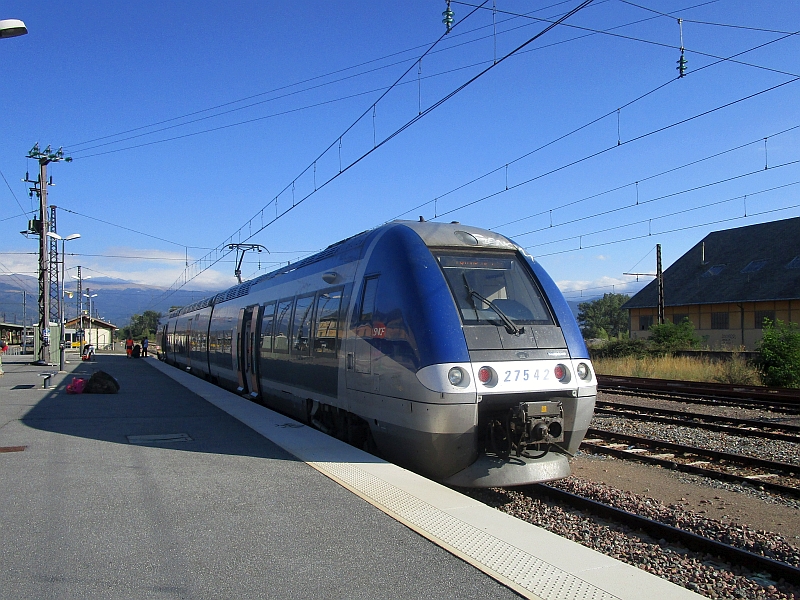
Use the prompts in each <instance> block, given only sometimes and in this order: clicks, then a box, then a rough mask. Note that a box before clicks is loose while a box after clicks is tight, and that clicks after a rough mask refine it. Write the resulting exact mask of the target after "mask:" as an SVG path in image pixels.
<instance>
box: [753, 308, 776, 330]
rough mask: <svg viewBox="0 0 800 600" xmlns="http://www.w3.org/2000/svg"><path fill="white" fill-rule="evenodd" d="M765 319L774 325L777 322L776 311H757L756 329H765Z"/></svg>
mask: <svg viewBox="0 0 800 600" xmlns="http://www.w3.org/2000/svg"><path fill="white" fill-rule="evenodd" d="M764 319H769V320H770V321H771V322H772V323H774V322H775V311H774V310H757V311H756V329H764Z"/></svg>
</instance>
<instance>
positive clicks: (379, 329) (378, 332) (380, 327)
mask: <svg viewBox="0 0 800 600" xmlns="http://www.w3.org/2000/svg"><path fill="white" fill-rule="evenodd" d="M372 337H373V338H378V339H383V338H385V337H386V325H384V324H383V323H373V324H372Z"/></svg>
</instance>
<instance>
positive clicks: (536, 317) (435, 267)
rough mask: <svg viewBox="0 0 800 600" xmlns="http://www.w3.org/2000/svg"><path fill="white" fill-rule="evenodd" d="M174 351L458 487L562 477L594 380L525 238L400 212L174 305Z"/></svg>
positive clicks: (178, 359) (169, 336)
mask: <svg viewBox="0 0 800 600" xmlns="http://www.w3.org/2000/svg"><path fill="white" fill-rule="evenodd" d="M162 332H163V333H162V337H163V340H162V345H163V346H164V349H165V351H164V354H165V357H166V359H167V360H169V361H170V362H173V363H174V364H176V365H177V366H180V367H183V368H189V369H191V371H192V372H195V373H197V374H198V375H201V376H206V377H210V378H211V379H212V380H214V381H217V382H218V383H220V385H223V386H225V387H227V388H229V389H231V390H234V391H236V392H238V393H240V394H243V395H248V396H249V397H251V398H252V399H254V400H257V401H260V402H263V403H265V404H267V405H268V406H270V407H272V408H275V409H277V410H280V411H282V412H284V413H286V414H288V415H291V416H293V417H296V418H298V419H299V420H301V421H303V422H306V423H309V424H311V425H313V426H315V427H318V428H319V429H321V430H323V431H326V432H327V433H330V434H332V435H336V436H337V437H340V438H342V439H345V440H347V441H349V442H350V443H354V444H357V445H360V446H363V447H365V448H367V449H370V450H372V451H375V452H377V453H378V454H380V455H382V456H384V457H385V458H387V459H389V460H392V461H394V462H397V463H398V464H401V465H404V466H407V467H410V468H412V469H414V470H416V471H418V472H420V473H422V474H424V475H427V476H430V477H432V478H434V479H437V480H441V481H446V482H448V483H451V484H453V485H468V486H494V485H519V484H525V483H531V482H534V481H546V480H550V479H557V478H559V477H564V476H566V475H567V474H568V473H569V465H568V458H567V457H568V456H569V455H571V454H574V452H575V451H576V450H577V448H578V445H579V444H580V441H581V439H582V437H583V435H584V434H585V431H586V428H587V427H588V425H589V420H590V419H591V416H592V413H593V409H594V400H595V393H596V392H595V390H596V379H595V377H594V373H593V369H592V367H591V363H590V362H589V360H588V354H587V352H586V348H585V346H584V344H583V340H582V339H581V337H580V333H579V331H578V328H577V325H576V323H575V319H574V317H573V316H572V314H571V312H570V311H569V308H568V307H567V305H566V302H565V301H564V300H563V297H562V296H561V295H560V292H559V291H558V289H557V288H556V286H555V284H554V283H553V282H552V280H550V278H549V277H548V276H547V274H546V273H545V272H544V270H543V269H542V268H541V266H540V265H538V263H536V262H535V261H533V259H532V258H531V257H529V256H527V255H525V254H524V252H522V250H521V249H520V248H519V247H518V246H516V245H515V244H513V243H512V242H511V241H509V240H507V239H506V238H503V237H502V236H498V235H496V234H492V233H491V232H487V231H483V230H479V229H475V228H468V227H464V226H461V225H458V224H448V225H443V224H435V223H392V224H389V225H386V226H383V227H380V228H378V229H376V230H373V231H370V232H366V233H363V234H360V235H358V236H355V237H354V238H350V239H349V240H345V241H343V242H340V243H339V244H336V245H334V246H331V247H329V248H328V249H327V250H325V251H323V252H322V253H320V254H319V255H315V256H313V257H310V258H309V259H306V260H304V261H301V262H300V263H296V264H295V265H290V266H289V267H284V268H283V269H281V270H279V271H276V272H274V273H271V274H269V275H266V276H264V277H261V278H258V279H255V280H252V281H250V282H246V283H244V284H240V285H239V286H236V287H234V288H231V289H230V290H227V291H225V292H222V293H220V294H218V295H217V296H215V297H213V298H209V299H207V300H206V301H202V302H200V303H197V305H193V306H191V307H187V308H184V309H181V310H180V311H176V312H175V313H173V314H171V315H170V318H169V321H168V323H166V324H165V326H164V328H163V330H162Z"/></svg>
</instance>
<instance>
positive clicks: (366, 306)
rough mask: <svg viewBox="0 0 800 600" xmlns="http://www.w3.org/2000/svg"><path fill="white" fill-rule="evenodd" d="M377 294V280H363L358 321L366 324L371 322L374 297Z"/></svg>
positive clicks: (375, 278)
mask: <svg viewBox="0 0 800 600" xmlns="http://www.w3.org/2000/svg"><path fill="white" fill-rule="evenodd" d="M377 292H378V278H377V277H370V278H369V279H365V280H364V290H363V292H362V294H361V309H360V311H359V313H360V317H359V319H358V320H359V321H360V322H361V323H367V322H369V321H372V313H373V311H374V310H375V297H376V294H377Z"/></svg>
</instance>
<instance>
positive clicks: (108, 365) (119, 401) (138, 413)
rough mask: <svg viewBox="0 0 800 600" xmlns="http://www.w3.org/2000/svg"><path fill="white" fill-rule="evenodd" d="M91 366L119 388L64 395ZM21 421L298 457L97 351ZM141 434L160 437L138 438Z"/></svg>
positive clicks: (160, 376)
mask: <svg viewBox="0 0 800 600" xmlns="http://www.w3.org/2000/svg"><path fill="white" fill-rule="evenodd" d="M95 370H103V371H105V372H107V373H109V374H110V375H112V376H113V377H114V378H115V379H117V381H118V382H119V384H120V391H119V392H118V393H117V394H67V393H66V386H67V385H68V384H69V383H70V382H71V381H72V379H73V377H83V378H88V377H89V376H91V373H92V372H94V371H95ZM263 410H267V409H263ZM21 422H22V423H23V424H24V425H26V426H27V427H31V428H34V429H38V430H41V431H49V432H53V433H58V434H63V435H70V436H75V437H81V438H87V439H92V440H99V441H103V442H111V443H116V444H126V445H131V444H132V443H133V444H135V445H144V446H149V447H157V448H163V449H168V450H173V451H178V452H202V453H213V454H226V455H239V456H251V457H259V458H272V459H280V460H292V461H294V460H298V459H297V458H295V457H294V456H292V455H291V454H289V453H288V452H286V451H285V450H283V449H282V448H280V447H279V446H277V445H276V444H274V443H273V442H272V441H270V440H269V439H267V438H265V437H264V436H262V435H260V434H259V433H257V432H256V431H254V430H252V429H251V428H249V427H248V426H247V425H245V424H243V423H242V422H240V421H238V420H237V419H235V418H234V417H232V416H230V415H228V414H227V413H226V412H224V411H222V410H221V409H219V408H217V407H216V406H214V405H212V404H211V403H209V402H208V401H206V400H204V399H203V398H201V397H200V396H198V395H196V394H195V393H193V392H191V391H190V390H188V389H186V388H185V387H183V386H182V385H180V384H179V383H177V382H176V381H174V380H173V379H171V378H170V377H168V376H167V375H165V374H164V373H162V372H160V371H159V370H157V369H154V368H152V367H151V366H149V365H147V364H146V363H145V361H144V360H136V359H128V358H127V357H125V356H118V355H117V356H114V355H107V356H102V355H100V356H98V357H97V359H96V360H95V361H94V362H91V363H83V364H81V365H79V366H78V367H76V368H75V369H74V371H73V372H72V373H69V374H68V375H67V376H66V377H64V378H63V379H62V380H61V381H60V382H59V383H58V385H57V386H55V387H53V388H52V389H51V391H50V392H49V393H48V394H47V395H46V396H45V397H44V398H43V399H42V400H41V401H40V402H38V403H37V404H36V405H35V406H34V407H33V408H31V409H30V410H29V411H28V412H27V414H25V415H24V416H23V418H22V419H21ZM180 434H183V435H180ZM141 436H157V437H161V438H164V439H162V440H160V441H159V440H156V441H145V442H142V441H141ZM187 438H188V439H187ZM184 440H185V441H184ZM373 460H374V461H376V462H379V461H380V459H379V458H376V457H372V456H370V455H365V459H364V462H372V461H373Z"/></svg>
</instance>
